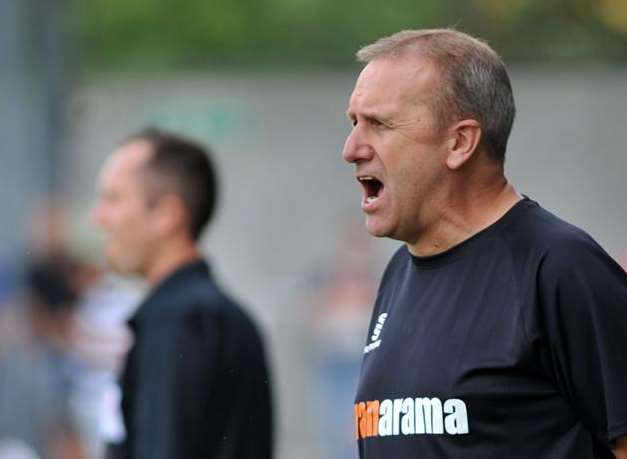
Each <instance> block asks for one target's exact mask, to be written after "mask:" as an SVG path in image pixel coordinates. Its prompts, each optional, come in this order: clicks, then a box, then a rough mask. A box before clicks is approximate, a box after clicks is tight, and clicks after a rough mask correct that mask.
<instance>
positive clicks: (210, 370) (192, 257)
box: [92, 129, 272, 459]
mask: <svg viewBox="0 0 627 459" xmlns="http://www.w3.org/2000/svg"><path fill="white" fill-rule="evenodd" d="M215 203H216V177H215V172H214V170H213V168H212V165H211V163H210V161H209V158H208V155H207V152H206V151H205V150H204V149H203V148H202V147H201V146H199V145H197V144H195V143H193V142H190V141H188V140H186V139H184V138H181V137H178V136H176V135H172V134H169V133H165V132H162V131H158V130H154V129H153V130H146V131H143V132H140V133H138V134H136V135H133V136H132V137H130V138H128V139H126V140H125V141H124V142H123V143H122V144H121V145H120V146H119V147H118V148H117V149H116V150H115V151H114V152H113V153H112V155H111V156H110V157H109V159H108V160H107V162H106V164H105V166H104V168H103V170H102V172H101V175H100V186H99V197H98V201H97V203H96V205H95V208H94V210H93V215H92V219H93V221H94V222H95V223H96V224H97V225H98V226H99V227H100V228H101V229H102V231H103V232H104V234H105V238H106V249H105V250H106V258H107V261H108V263H109V265H110V266H111V268H112V269H113V270H115V271H116V272H118V273H121V274H133V275H139V276H141V277H142V278H144V279H145V280H146V281H147V282H148V284H149V285H150V289H151V290H150V292H149V294H148V296H147V298H146V299H145V300H144V301H143V303H142V304H141V305H140V306H139V308H138V310H137V312H136V313H135V315H134V316H133V317H132V318H131V320H130V321H129V323H130V327H131V329H132V331H133V333H134V338H135V342H134V345H133V347H132V348H131V350H130V352H129V355H128V357H127V361H126V367H125V369H124V371H123V375H122V378H121V385H122V412H123V417H124V424H125V427H126V439H125V441H124V442H123V443H122V444H121V445H117V447H115V448H112V455H114V456H115V457H124V458H133V459H159V458H163V459H173V458H181V459H183V458H185V459H194V458H199V459H200V458H203V459H205V458H225V459H226V458H233V459H235V458H242V459H246V458H250V459H253V458H259V459H262V458H263V459H265V458H270V457H271V456H272V406H271V399H270V384H269V375H268V367H267V363H266V359H265V355H264V349H263V343H262V341H261V338H260V335H259V333H258V331H257V329H256V328H255V326H254V325H253V323H252V322H251V320H250V319H249V318H248V316H247V315H246V314H245V313H244V312H243V311H242V309H241V308H240V307H239V306H238V305H237V304H235V303H234V302H233V301H232V300H231V299H229V298H228V297H227V296H226V295H225V294H224V293H223V292H222V291H221V290H220V289H219V287H218V286H217V285H216V284H215V283H214V281H213V280H212V278H211V275H210V272H209V267H208V265H207V263H206V262H205V261H203V259H202V256H201V254H200V250H199V247H198V240H199V237H200V235H201V233H202V231H203V229H204V227H205V226H206V224H207V223H208V222H209V220H210V219H211V216H212V214H213V211H214V207H215Z"/></svg>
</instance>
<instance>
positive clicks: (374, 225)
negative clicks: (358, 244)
mask: <svg viewBox="0 0 627 459" xmlns="http://www.w3.org/2000/svg"><path fill="white" fill-rule="evenodd" d="M366 231H368V233H370V235H371V236H374V237H393V236H392V231H391V229H390V228H388V227H386V226H385V225H382V224H381V223H380V222H376V221H373V219H371V218H369V217H366Z"/></svg>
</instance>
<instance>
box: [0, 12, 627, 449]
mask: <svg viewBox="0 0 627 459" xmlns="http://www.w3.org/2000/svg"><path fill="white" fill-rule="evenodd" d="M451 25H452V26H456V27H457V28H459V29H461V30H463V31H466V32H470V33H473V34H475V35H478V36H480V37H483V38H485V39H487V40H488V41H489V42H490V43H491V44H492V46H493V47H494V48H495V49H496V50H497V51H498V52H499V53H501V54H502V55H503V57H504V58H505V60H506V62H507V64H508V66H509V68H510V71H511V77H512V80H513V85H514V93H515V98H516V101H517V105H518V117H517V120H516V122H515V124H514V130H513V133H512V137H511V140H510V146H509V151H508V159H507V171H508V175H509V177H510V179H511V180H512V181H513V182H514V184H515V185H516V186H517V188H518V190H519V192H522V193H524V194H527V195H529V196H530V197H532V198H534V199H535V200H537V201H539V202H540V203H541V204H542V205H543V206H544V207H546V208H548V209H550V210H552V211H554V212H556V213H558V214H559V215H560V216H562V217H563V218H565V219H567V220H569V221H571V222H572V223H575V224H576V225H578V226H580V227H582V228H584V229H585V230H586V231H588V232H589V233H590V234H591V235H592V236H593V237H594V238H595V239H597V241H599V242H600V243H601V245H603V247H604V248H606V250H607V251H608V252H609V253H610V255H612V256H613V257H614V258H616V259H617V260H618V261H619V262H621V263H623V266H625V264H627V153H626V151H625V150H626V147H627V2H625V1H624V0H466V1H463V2H462V1H454V0H422V1H420V2H417V1H408V0H389V1H387V2H385V6H382V4H377V5H376V6H375V4H374V3H371V4H368V3H364V2H361V1H356V0H347V1H344V2H337V1H331V0H214V1H212V2H206V1H201V0H177V1H172V0H134V1H128V0H106V1H105V0H91V1H88V2H78V1H70V0H48V1H41V0H2V1H1V2H0V101H1V103H0V139H2V146H1V147H0V148H1V153H0V155H1V156H0V158H1V163H0V184H1V185H2V189H3V192H2V193H0V459H23V458H52V459H57V458H62V459H73V458H77V459H79V458H88V459H92V458H93V459H99V458H101V457H102V445H103V442H104V441H106V440H112V439H116V438H119V436H120V435H121V433H120V425H119V418H118V416H117V412H116V406H117V401H116V398H115V391H114V390H113V389H112V387H114V384H115V380H116V377H117V376H116V374H117V373H116V372H117V371H118V369H119V366H120V362H121V361H123V357H124V351H125V349H126V347H127V346H128V342H129V337H128V334H127V332H126V329H125V327H124V323H125V320H126V318H127V317H128V315H129V314H131V313H132V311H133V308H134V307H135V306H136V305H137V302H138V301H139V300H140V299H141V295H142V292H143V287H142V286H141V285H140V284H139V283H137V282H135V281H132V280H131V281H128V280H122V279H117V278H115V277H112V276H111V275H109V274H108V273H106V271H105V270H104V269H103V267H102V266H101V260H100V257H99V239H98V235H97V233H96V232H95V230H94V229H93V228H91V227H90V226H89V224H88V222H87V215H88V212H89V208H90V205H91V204H92V200H93V197H94V183H95V181H96V175H97V171H98V168H99V167H100V166H101V165H102V162H103V160H104V158H105V156H106V155H107V154H108V153H109V152H110V151H111V149H112V147H113V146H114V145H115V144H116V143H117V142H118V141H119V140H120V139H122V138H123V137H124V136H125V135H127V134H129V133H131V132H132V131H134V130H136V129H138V128H140V127H143V126H145V125H147V124H152V125H157V126H160V127H164V128H169V129H172V130H175V131H177V132H180V133H183V134H187V135H189V136H192V137H194V138H196V139H198V140H201V141H203V142H205V143H207V144H208V145H210V146H211V147H212V149H213V150H214V155H215V158H216V160H217V163H218V168H219V171H220V173H221V182H222V188H223V192H222V201H221V203H220V209H219V213H218V215H217V218H216V220H215V222H214V224H213V226H212V227H211V228H210V231H209V232H208V234H207V236H206V238H205V239H204V247H205V248H206V250H205V253H206V254H207V256H208V257H209V259H210V261H211V263H212V264H213V269H214V271H215V272H216V273H217V277H218V279H219V280H220V282H221V283H222V284H223V285H224V286H225V287H226V288H227V289H229V290H230V291H231V292H232V293H233V294H234V296H235V297H237V298H238V299H239V300H240V301H241V302H242V303H243V304H244V305H245V306H246V307H247V309H248V310H249V311H250V312H251V314H252V315H253V316H254V317H255V318H256V320H257V322H258V323H259V324H260V325H261V327H262V328H263V330H264V332H265V336H266V338H267V341H268V346H269V353H270V356H271V360H272V366H273V369H274V381H275V394H276V399H277V400H276V403H277V411H278V414H279V417H278V436H277V441H278V458H279V459H292V458H299V459H309V458H311V459H314V458H315V459H318V458H322V459H325V458H328V459H348V458H355V457H356V451H355V448H354V447H353V443H354V440H353V437H354V433H353V432H354V428H353V424H352V409H353V408H352V400H353V391H354V385H355V380H356V377H357V372H358V368H359V361H360V357H361V352H362V351H361V349H362V347H363V343H364V342H365V339H366V326H367V323H368V319H369V312H370V308H371V306H372V303H373V299H374V294H375V292H376V287H377V283H378V278H379V276H380V273H381V271H382V269H383V267H384V266H385V263H386V261H387V258H388V256H389V255H390V253H391V252H392V251H393V250H394V249H395V248H396V247H397V246H398V244H397V243H394V242H391V241H386V240H373V239H372V238H370V237H369V236H368V235H367V234H366V233H365V230H364V229H363V225H362V216H361V211H360V209H359V201H360V196H361V191H360V189H359V187H358V185H357V184H356V183H355V182H354V180H353V178H352V169H351V167H349V166H348V165H346V164H344V163H343V162H342V160H341V155H340V153H341V149H342V145H343V141H344V138H345V136H346V135H347V133H348V132H349V127H350V124H349V123H348V121H347V120H346V118H345V115H344V112H345V108H346V102H347V99H348V96H349V94H350V91H351V89H352V85H353V82H354V80H355V78H356V76H357V73H358V71H359V66H358V65H356V64H355V63H354V59H353V55H354V53H355V51H356V50H357V49H358V48H359V47H360V46H362V45H365V44H368V43H370V42H372V41H374V40H376V39H377V38H379V37H381V36H382V35H387V34H390V33H394V32H396V31H398V30H401V29H405V28H420V27H441V26H451Z"/></svg>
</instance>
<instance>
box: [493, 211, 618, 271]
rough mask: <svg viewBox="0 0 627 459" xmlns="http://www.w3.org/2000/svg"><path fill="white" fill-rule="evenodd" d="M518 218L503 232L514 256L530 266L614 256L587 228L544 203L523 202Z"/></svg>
mask: <svg viewBox="0 0 627 459" xmlns="http://www.w3.org/2000/svg"><path fill="white" fill-rule="evenodd" d="M523 204H524V205H523V207H522V209H521V211H520V212H518V214H517V216H516V218H515V219H512V220H511V221H510V222H509V225H507V227H505V228H504V230H503V231H502V232H501V237H502V239H503V240H504V241H505V243H506V245H507V246H508V247H509V250H510V251H511V253H512V255H513V258H514V259H515V260H518V262H519V263H520V262H522V265H524V266H525V267H526V268H529V267H531V266H533V265H536V266H539V265H540V264H542V265H543V266H544V267H545V269H546V268H548V269H560V268H568V267H569V266H570V265H572V264H573V263H578V262H582V261H586V260H589V259H599V260H605V261H611V258H610V256H609V255H608V254H607V253H606V252H605V251H604V250H603V248H601V246H600V245H599V244H598V243H597V242H596V241H595V240H594V239H593V238H592V237H591V236H590V235H589V234H588V233H586V232H585V231H584V230H582V229H581V228H578V227H577V226H575V225H573V224H571V223H568V222H566V221H564V220H562V219H561V218H559V217H557V216H556V215H554V214H553V213H551V212H549V211H548V210H546V209H543V208H542V207H540V206H539V205H538V204H537V203H535V202H534V201H531V200H528V201H527V202H525V203H523Z"/></svg>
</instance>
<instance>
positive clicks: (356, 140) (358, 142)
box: [342, 124, 374, 164]
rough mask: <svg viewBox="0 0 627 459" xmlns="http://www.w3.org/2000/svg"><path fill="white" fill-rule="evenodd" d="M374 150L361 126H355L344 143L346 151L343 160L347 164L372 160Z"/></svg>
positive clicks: (343, 152)
mask: <svg viewBox="0 0 627 459" xmlns="http://www.w3.org/2000/svg"><path fill="white" fill-rule="evenodd" d="M373 152H374V150H373V148H372V146H371V145H370V144H369V143H368V141H367V138H366V136H365V135H364V132H363V129H362V128H361V126H360V125H359V124H357V125H355V126H353V129H352V130H351V132H350V134H348V137H347V138H346V141H345V142H344V150H342V158H344V161H346V162H347V163H351V164H353V163H358V162H361V161H368V160H370V159H372V156H373Z"/></svg>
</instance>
